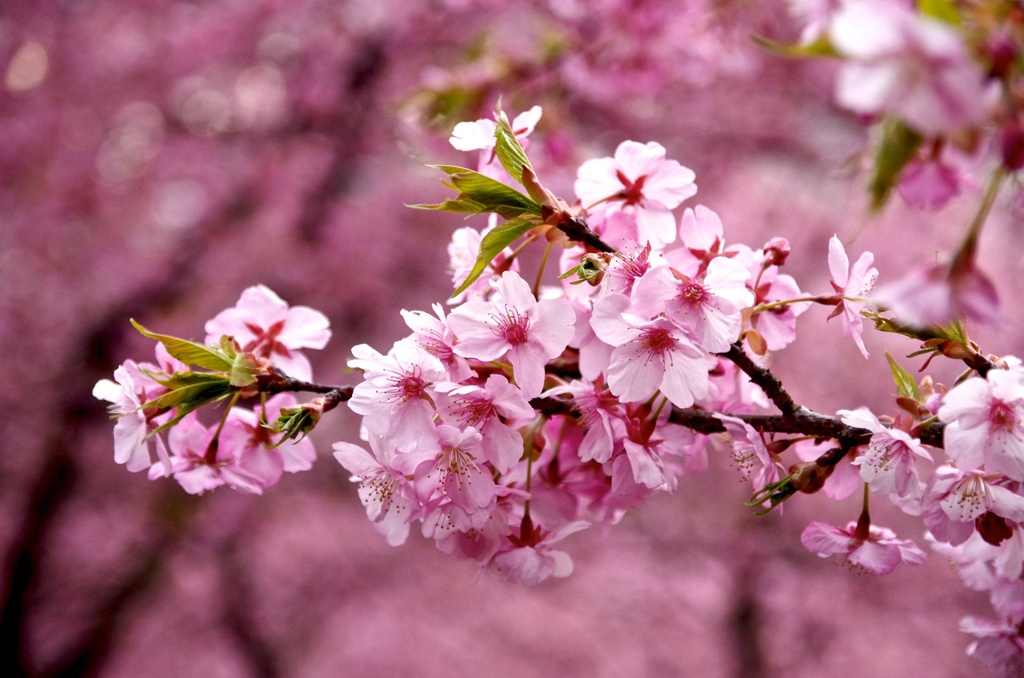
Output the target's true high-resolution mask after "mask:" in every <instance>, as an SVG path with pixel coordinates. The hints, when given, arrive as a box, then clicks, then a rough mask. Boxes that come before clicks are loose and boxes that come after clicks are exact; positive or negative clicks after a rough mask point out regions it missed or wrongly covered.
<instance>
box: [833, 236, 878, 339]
mask: <svg viewBox="0 0 1024 678" xmlns="http://www.w3.org/2000/svg"><path fill="white" fill-rule="evenodd" d="M874 262H875V255H874V254H872V253H871V252H864V253H863V254H861V255H860V258H859V259H857V262H856V263H855V264H854V265H853V268H852V269H851V268H850V259H849V257H847V256H846V250H845V249H844V248H843V243H841V242H839V238H837V237H836V236H832V238H831V239H830V240H829V242H828V268H829V271H831V273H832V287H833V288H835V290H836V292H838V293H839V294H840V295H841V296H842V299H841V300H840V302H839V305H838V306H837V307H836V310H835V311H834V312H833V313H832V315H831V316H829V319H831V318H834V317H835V316H837V315H840V314H841V315H842V318H843V334H844V335H845V336H847V337H850V338H852V339H853V341H854V343H856V344H857V348H859V349H860V352H861V354H863V355H864V357H865V358H867V357H868V351H867V349H866V348H864V340H863V339H862V338H861V334H862V333H863V332H864V319H863V318H862V317H861V315H860V312H861V311H862V310H863V309H864V307H865V306H867V304H868V300H867V294H868V292H870V291H871V288H872V287H874V286H875V280H877V279H878V269H876V268H874V267H873V266H872V264H874Z"/></svg>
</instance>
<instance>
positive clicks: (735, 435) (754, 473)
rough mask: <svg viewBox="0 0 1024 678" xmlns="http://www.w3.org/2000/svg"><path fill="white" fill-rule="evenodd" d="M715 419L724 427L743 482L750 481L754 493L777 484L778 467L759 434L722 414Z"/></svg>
mask: <svg viewBox="0 0 1024 678" xmlns="http://www.w3.org/2000/svg"><path fill="white" fill-rule="evenodd" d="M715 418H716V419H718V420H719V421H721V422H722V425H723V426H725V431H726V433H727V434H728V436H729V444H730V447H731V448H732V458H733V462H734V463H735V464H736V467H737V468H738V469H739V470H740V474H742V476H743V480H752V484H753V488H754V492H757V491H758V490H760V489H762V488H764V487H766V486H768V485H771V484H772V483H775V482H778V480H779V471H780V465H779V463H778V462H777V461H776V460H775V459H773V458H772V455H771V454H770V453H769V452H768V448H767V447H765V444H764V440H762V439H761V434H760V433H758V432H757V431H756V430H755V429H754V427H753V426H751V425H750V424H748V423H746V422H745V421H743V420H742V419H738V418H736V417H730V416H727V415H724V414H716V415H715ZM779 508H782V507H781V506H780V507H779Z"/></svg>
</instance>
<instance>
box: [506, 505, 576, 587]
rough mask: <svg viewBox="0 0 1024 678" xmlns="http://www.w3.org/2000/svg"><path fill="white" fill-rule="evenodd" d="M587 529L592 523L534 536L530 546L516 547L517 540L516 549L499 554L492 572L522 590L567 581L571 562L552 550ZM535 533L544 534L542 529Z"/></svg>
mask: <svg viewBox="0 0 1024 678" xmlns="http://www.w3.org/2000/svg"><path fill="white" fill-rule="evenodd" d="M588 527H590V523H588V522H586V521H582V520H580V521H575V522H572V523H569V524H567V525H564V526H563V527H561V528H560V529H558V530H556V531H554V532H548V533H547V534H544V536H543V537H539V536H534V537H533V539H532V541H531V542H530V543H522V544H521V545H515V544H516V541H518V540H514V541H513V544H514V547H513V548H511V549H509V550H507V551H501V552H500V553H498V554H496V555H495V556H494V558H493V559H492V560H491V562H490V564H489V568H490V569H492V570H494V571H495V572H497V573H499V574H501V575H502V576H504V577H505V578H506V579H508V580H509V581H510V582H512V583H514V584H520V585H522V586H536V585H537V584H539V583H541V582H542V581H544V580H545V579H548V578H550V577H556V578H562V577H568V576H569V575H570V574H572V569H573V566H572V559H571V558H570V557H569V554H568V553H565V552H564V551H556V550H555V549H554V548H552V547H553V545H554V544H557V543H558V542H560V541H562V540H563V539H565V538H566V537H568V536H570V535H573V534H576V533H577V532H579V531H580V530H585V529H586V528H588ZM536 530H537V532H538V533H540V532H541V528H539V527H538V528H536Z"/></svg>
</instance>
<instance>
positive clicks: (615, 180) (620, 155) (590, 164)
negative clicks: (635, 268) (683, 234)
mask: <svg viewBox="0 0 1024 678" xmlns="http://www.w3.org/2000/svg"><path fill="white" fill-rule="evenodd" d="M695 178H696V175H695V174H694V173H693V171H692V170H690V169H689V168H686V167H683V166H682V165H680V164H679V163H678V162H676V161H675V160H667V159H666V158H665V148H664V147H663V146H662V145H661V144H658V143H655V142H653V141H652V142H649V143H647V144H641V143H638V142H636V141H623V142H622V143H621V144H619V146H618V148H616V149H615V157H613V158H594V159H591V160H587V161H586V162H584V163H583V164H582V165H581V166H580V168H579V171H578V173H577V175H576V195H577V196H578V197H579V199H580V200H581V201H582V202H583V204H584V206H586V207H587V209H588V211H590V210H596V211H599V212H604V213H611V212H618V211H622V212H627V213H631V214H633V215H634V216H635V218H636V221H637V228H638V236H639V239H640V243H639V244H641V245H642V244H644V243H646V242H648V241H649V242H650V243H651V244H652V245H653V246H654V247H655V248H660V247H664V246H665V245H666V244H668V243H670V242H672V241H674V240H675V239H676V233H675V227H676V221H675V218H674V217H673V216H672V211H671V210H672V209H674V208H676V207H678V206H679V204H680V203H682V202H683V201H684V200H686V199H687V198H689V197H692V196H693V195H695V194H696V193H697V185H696V184H694V183H693V180H694V179H695Z"/></svg>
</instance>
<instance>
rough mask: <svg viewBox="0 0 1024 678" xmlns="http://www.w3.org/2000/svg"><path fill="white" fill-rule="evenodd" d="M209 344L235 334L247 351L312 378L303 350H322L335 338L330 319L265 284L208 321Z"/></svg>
mask: <svg viewBox="0 0 1024 678" xmlns="http://www.w3.org/2000/svg"><path fill="white" fill-rule="evenodd" d="M206 334H207V336H206V343H207V344H216V343H217V342H219V341H220V338H221V337H222V336H224V335H229V336H232V337H234V339H235V341H237V342H238V344H239V346H241V348H242V350H243V351H248V352H250V353H253V354H254V355H255V356H256V357H257V358H265V359H267V360H269V361H270V362H271V363H273V364H274V365H276V366H277V367H279V368H281V369H282V370H284V372H285V373H287V374H288V375H289V376H291V377H295V378H296V379H303V380H308V379H310V378H311V377H312V374H313V372H312V368H311V367H310V364H309V360H308V359H307V358H306V356H305V355H303V354H302V353H301V352H299V349H303V348H313V349H321V348H323V347H324V346H326V345H327V342H328V341H329V340H330V338H331V330H330V321H329V320H328V319H327V316H325V315H324V314H323V313H321V312H320V311H316V310H314V309H312V308H309V307H308V306H292V307H289V306H288V304H286V303H285V302H284V301H283V300H282V299H281V297H279V296H277V295H276V294H275V293H274V292H273V291H272V290H271V289H270V288H268V287H266V286H265V285H256V286H254V287H249V288H248V289H246V290H245V291H243V292H242V296H241V297H240V298H239V299H238V303H237V304H235V306H234V307H233V308H229V309H226V310H224V311H221V312H220V313H218V314H217V315H216V316H215V317H214V318H213V319H212V320H209V321H207V323H206Z"/></svg>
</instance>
